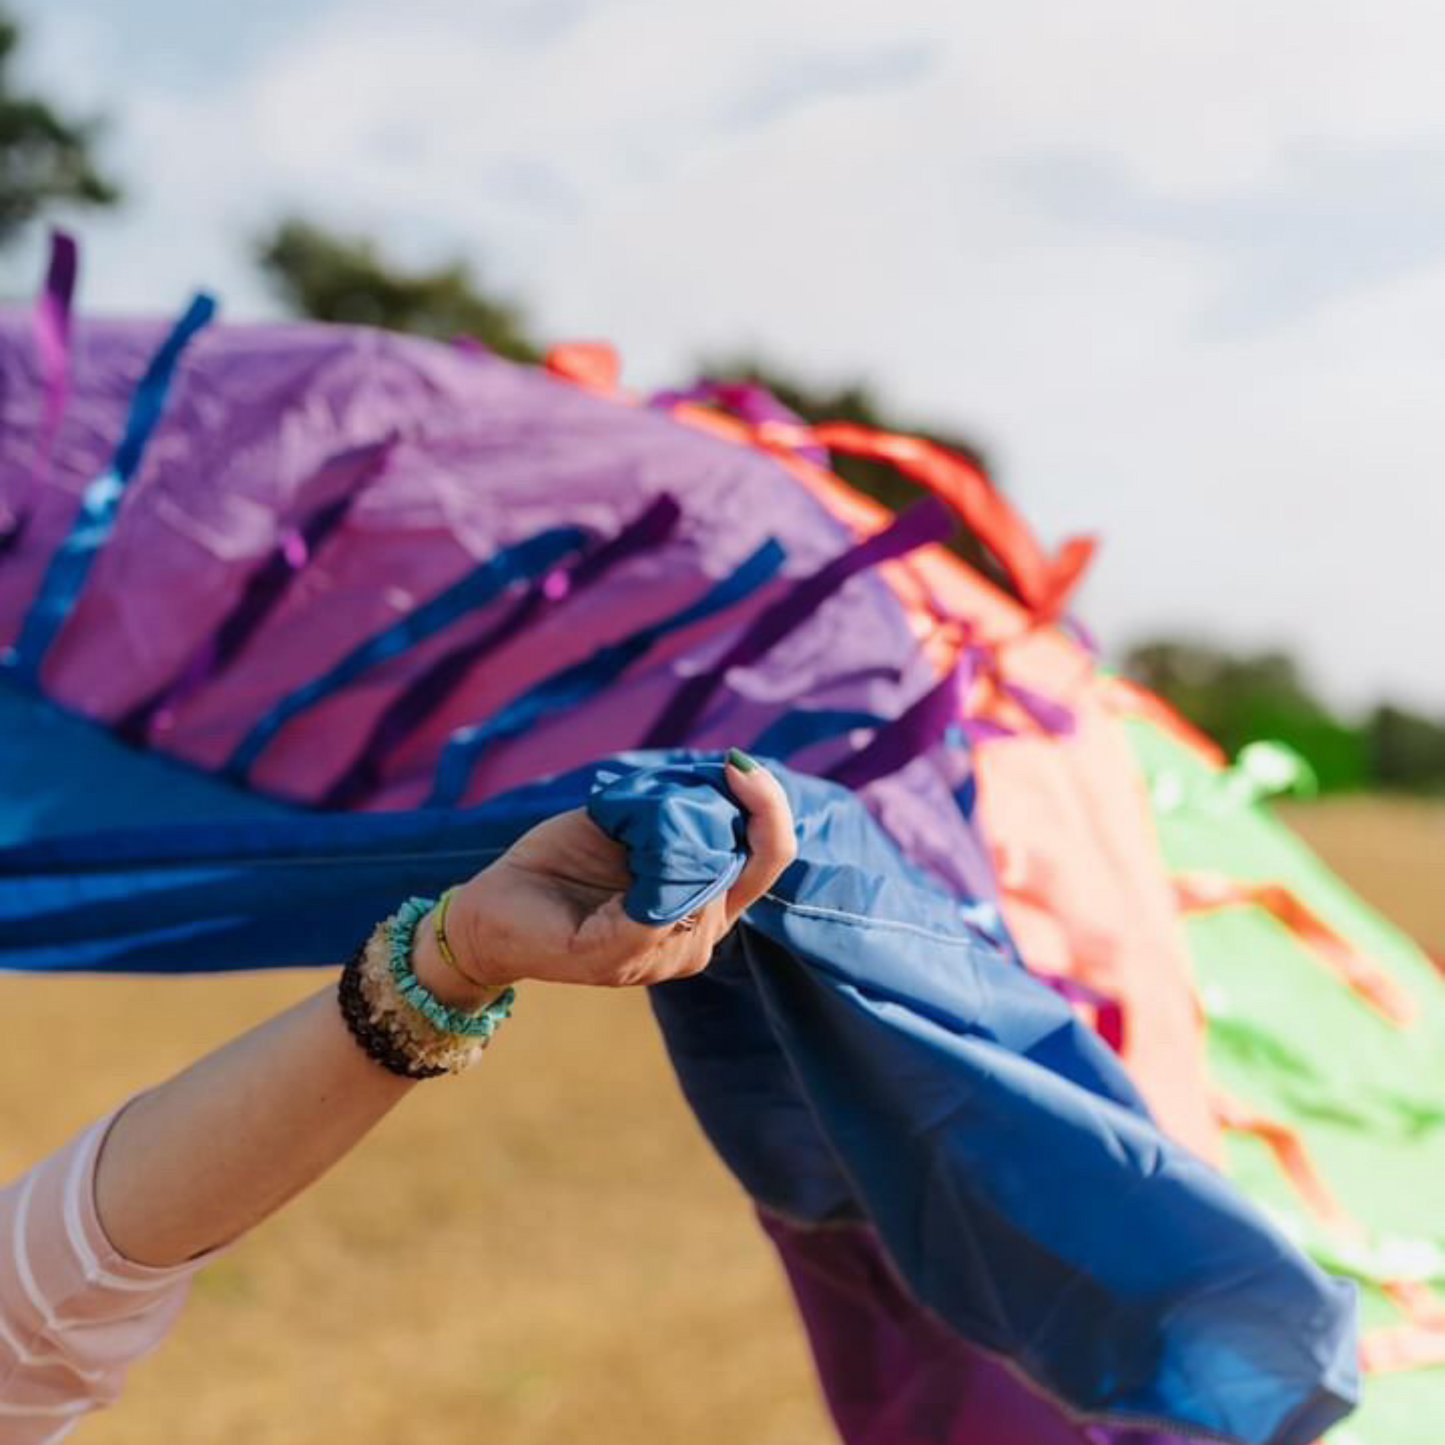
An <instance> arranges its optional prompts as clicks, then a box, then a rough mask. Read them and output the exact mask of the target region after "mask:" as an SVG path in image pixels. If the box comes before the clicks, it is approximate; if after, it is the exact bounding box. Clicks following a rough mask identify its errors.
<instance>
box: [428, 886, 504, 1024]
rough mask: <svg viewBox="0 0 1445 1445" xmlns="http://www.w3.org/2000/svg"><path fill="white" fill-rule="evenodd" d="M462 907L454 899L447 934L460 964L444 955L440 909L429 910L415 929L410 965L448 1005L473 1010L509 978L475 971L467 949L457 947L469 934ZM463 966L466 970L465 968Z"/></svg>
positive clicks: (484, 1005)
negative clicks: (439, 929) (439, 930)
mask: <svg viewBox="0 0 1445 1445" xmlns="http://www.w3.org/2000/svg"><path fill="white" fill-rule="evenodd" d="M462 913H463V907H462V905H461V903H460V902H459V901H454V902H453V904H452V906H451V908H450V910H449V911H448V916H447V924H446V927H447V937H448V940H449V941H450V943H451V947H452V950H453V954H454V956H456V958H457V964H458V966H459V967H453V966H452V965H451V964H450V963H448V962H447V961H446V959H445V958H444V957H443V956H442V951H441V945H440V943H439V942H438V940H437V929H436V922H437V910H436V909H435V908H433V909H432V911H431V912H430V913H429V914H427V916H426V917H425V918H424V919H423V920H422V921H421V923H420V925H419V926H418V928H417V930H416V938H415V940H414V941H413V943H412V950H411V967H412V972H413V973H414V974H416V976H417V979H418V980H419V981H420V983H421V984H422V986H423V987H424V988H425V989H427V991H428V992H430V993H432V994H433V995H435V996H436V997H437V998H438V999H440V1000H441V1001H442V1002H443V1003H444V1004H446V1005H447V1006H448V1007H449V1008H458V1009H464V1010H466V1011H468V1012H474V1011H475V1010H477V1009H481V1008H485V1007H486V1006H487V1005H488V1004H489V1003H492V1002H493V1001H494V1000H495V999H496V998H497V996H498V994H500V993H501V992H502V990H503V989H504V988H505V987H506V980H504V979H497V980H492V979H490V978H488V977H486V976H485V975H484V974H482V973H481V972H480V971H475V970H474V969H473V967H472V963H471V960H470V958H469V955H468V953H467V952H466V951H465V950H459V949H458V948H457V940H458V939H459V938H465V937H466V936H467V935H466V933H465V932H464V931H463V930H462V928H461V927H459V925H460V924H461V922H462V918H461V917H459V915H461V914H462ZM463 970H464V972H463Z"/></svg>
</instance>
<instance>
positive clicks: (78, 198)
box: [0, 11, 120, 246]
mask: <svg viewBox="0 0 1445 1445" xmlns="http://www.w3.org/2000/svg"><path fill="white" fill-rule="evenodd" d="M19 46H20V27H19V26H18V25H17V24H16V22H15V21H14V20H13V19H12V18H11V17H10V16H9V15H7V14H5V13H4V12H3V11H0V246H3V245H6V244H8V243H9V242H11V241H13V240H14V239H15V237H16V236H17V235H18V234H19V233H20V231H21V230H22V229H23V228H24V227H25V225H26V224H27V223H28V222H29V221H32V220H34V219H35V218H36V217H37V216H39V215H42V214H44V213H45V212H48V211H50V210H51V209H53V208H54V207H55V206H57V205H82V206H109V205H113V204H114V203H115V202H116V201H117V200H119V199H120V192H119V190H118V189H117V187H116V186H115V184H114V182H112V181H110V180H108V179H107V178H106V177H105V176H104V175H102V174H101V173H100V171H98V170H97V169H96V166H95V161H94V159H93V156H92V149H93V147H94V144H95V139H96V133H97V126H96V124H95V123H94V122H93V121H77V120H71V119H67V118H65V117H63V116H62V115H60V114H59V113H58V112H57V111H56V110H55V109H53V108H52V107H51V106H50V105H48V104H47V103H46V102H45V101H43V100H40V99H39V98H37V97H36V96H33V95H27V94H25V93H23V92H20V91H17V89H16V86H15V78H14V60H15V52H16V51H17V50H18V48H19Z"/></svg>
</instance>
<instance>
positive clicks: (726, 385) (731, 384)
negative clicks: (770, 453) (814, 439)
mask: <svg viewBox="0 0 1445 1445" xmlns="http://www.w3.org/2000/svg"><path fill="white" fill-rule="evenodd" d="M689 401H700V402H715V403H716V404H717V405H718V406H721V407H724V408H725V409H726V410H727V411H729V412H731V413H732V414H733V415H734V416H736V417H738V418H739V419H740V420H742V421H746V422H751V423H752V424H753V425H755V426H756V425H758V424H759V423H761V422H769V421H781V422H790V423H793V424H796V425H798V426H804V425H806V423H805V422H804V421H803V418H802V417H800V416H799V415H798V413H797V412H795V411H793V410H792V409H791V408H790V407H787V406H784V405H783V403H782V402H781V401H779V400H778V398H777V397H775V396H774V395H773V394H772V392H770V391H769V390H768V389H767V387H765V386H760V385H759V384H758V383H757V382H755V381H719V380H715V379H714V378H712V377H708V376H704V377H699V379H698V380H697V381H695V382H693V384H692V385H691V386H689V387H686V388H684V389H683V390H682V391H659V392H657V393H655V394H654V395H653V396H651V397H649V398H648V402H647V404H648V406H650V407H653V408H654V409H657V410H661V411H671V410H673V408H674V407H677V406H681V405H682V404H683V403H684V402H689ZM797 453H798V455H799V456H800V457H805V458H806V459H807V460H808V461H810V462H812V463H814V465H816V466H820V467H826V466H827V465H828V453H827V451H826V449H825V448H823V447H821V446H816V447H813V446H800V447H798V448H797Z"/></svg>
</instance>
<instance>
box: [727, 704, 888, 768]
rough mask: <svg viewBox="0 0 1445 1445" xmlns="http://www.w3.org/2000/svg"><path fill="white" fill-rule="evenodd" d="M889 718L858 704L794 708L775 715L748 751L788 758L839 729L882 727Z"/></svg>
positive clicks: (766, 755) (765, 755) (770, 756)
mask: <svg viewBox="0 0 1445 1445" xmlns="http://www.w3.org/2000/svg"><path fill="white" fill-rule="evenodd" d="M887 722H888V719H887V718H886V717H880V716H879V715H878V714H877V713H876V712H862V711H860V710H859V709H857V708H846V707H820V708H795V709H794V710H793V711H792V712H785V713H784V714H783V715H782V717H776V718H774V719H773V720H772V722H770V723H769V724H768V725H767V727H765V728H764V729H763V730H762V732H760V733H759V734H758V735H757V737H755V738H754V739H753V740H752V742H750V743H749V744H748V751H749V752H750V753H752V755H753V756H754V757H759V758H779V759H787V758H790V757H792V755H793V754H794V753H800V752H802V751H803V749H804V748H808V747H812V745H813V744H814V743H821V742H823V741H824V740H825V739H827V738H835V737H837V736H838V735H839V734H840V733H851V732H852V731H853V730H854V729H855V728H881V727H884V726H886V724H887Z"/></svg>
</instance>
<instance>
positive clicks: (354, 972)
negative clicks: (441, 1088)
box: [336, 944, 447, 1079]
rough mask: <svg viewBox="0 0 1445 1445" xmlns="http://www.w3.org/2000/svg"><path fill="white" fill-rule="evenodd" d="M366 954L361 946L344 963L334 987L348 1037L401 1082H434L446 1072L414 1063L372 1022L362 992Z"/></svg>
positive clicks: (385, 1032)
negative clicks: (362, 968)
mask: <svg viewBox="0 0 1445 1445" xmlns="http://www.w3.org/2000/svg"><path fill="white" fill-rule="evenodd" d="M365 954H366V945H365V944H362V945H361V947H360V948H358V949H357V950H356V952H355V953H354V954H352V956H351V957H350V958H349V959H348V960H347V962H346V967H345V968H343V969H342V970H341V978H340V979H339V980H338V982H337V985H336V1002H337V1004H338V1005H339V1006H340V1009H341V1017H342V1018H343V1019H345V1020H346V1027H347V1028H348V1029H349V1030H350V1031H351V1037H352V1038H354V1039H355V1040H356V1042H357V1045H358V1046H359V1047H360V1048H361V1049H362V1050H363V1051H364V1052H365V1053H366V1055H367V1057H368V1058H371V1059H374V1060H375V1061H376V1062H377V1063H378V1064H380V1065H381V1067H382V1068H383V1069H386V1070H388V1071H389V1072H390V1073H393V1074H399V1075H400V1076H401V1077H402V1078H404V1079H435V1078H436V1077H437V1076H438V1075H440V1074H444V1073H446V1072H447V1071H446V1070H445V1069H439V1068H436V1067H435V1066H433V1065H431V1064H421V1063H417V1062H416V1061H415V1060H413V1059H412V1058H411V1057H410V1055H409V1054H408V1053H407V1051H406V1050H405V1049H403V1048H402V1047H401V1046H400V1045H399V1044H398V1043H397V1041H396V1040H395V1039H394V1038H393V1037H392V1036H391V1034H390V1033H388V1032H387V1030H386V1029H384V1028H382V1027H380V1026H379V1025H377V1024H375V1023H373V1022H372V1020H371V1010H370V1008H369V1007H368V1006H367V1002H366V999H365V997H364V996H363V995H362V992H361V961H362V959H363V957H364V956H365Z"/></svg>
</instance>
